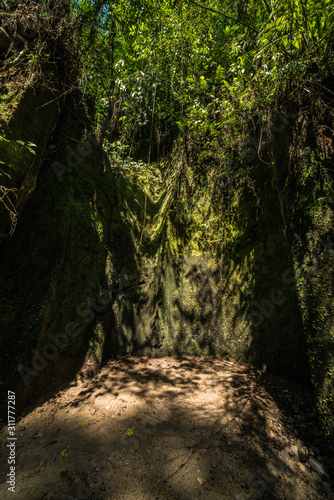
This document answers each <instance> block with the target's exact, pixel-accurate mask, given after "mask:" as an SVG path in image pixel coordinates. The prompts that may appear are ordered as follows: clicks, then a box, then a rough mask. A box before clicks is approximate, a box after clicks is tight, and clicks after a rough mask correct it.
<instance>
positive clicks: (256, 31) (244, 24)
mask: <svg viewBox="0 0 334 500" xmlns="http://www.w3.org/2000/svg"><path fill="white" fill-rule="evenodd" d="M188 2H190V3H193V4H194V5H197V7H201V9H205V10H208V11H209V12H213V13H214V14H219V15H220V16H224V17H227V19H231V21H234V22H236V23H238V24H242V25H243V26H245V27H246V28H249V29H250V30H252V31H255V33H259V31H258V30H257V29H256V28H253V26H250V25H249V24H247V23H244V22H243V21H240V20H238V19H234V17H230V16H228V15H227V14H224V13H223V12H220V11H219V10H215V9H211V7H206V6H205V5H202V4H200V3H197V2H195V1H194V0H188Z"/></svg>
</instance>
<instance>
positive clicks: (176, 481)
mask: <svg viewBox="0 0 334 500" xmlns="http://www.w3.org/2000/svg"><path fill="white" fill-rule="evenodd" d="M313 417H314V415H313V413H312V407H311V402H310V399H309V395H308V394H307V392H306V391H305V390H304V389H302V388H301V387H299V386H297V385H294V384H291V383H288V382H285V381H284V380H282V379H277V378H273V377H272V378H269V377H264V376H263V375H262V374H261V373H260V372H258V371H257V370H255V369H253V368H251V367H250V366H248V365H245V364H240V363H236V362H234V361H232V360H226V359H212V358H192V357H186V358H185V357H184V358H181V359H175V358H157V359H153V358H152V359H149V358H147V357H127V358H122V359H119V360H116V361H111V362H109V363H108V364H107V365H106V366H104V367H103V368H102V370H100V371H99V372H98V373H94V372H90V370H89V366H88V367H86V369H85V370H83V372H82V373H81V374H79V375H78V376H77V378H76V380H75V381H73V382H72V383H71V384H69V386H67V388H63V389H62V390H60V391H59V392H58V393H57V394H56V395H55V393H50V394H49V395H44V397H43V398H42V399H40V400H39V401H38V403H37V404H36V405H35V406H34V407H33V408H31V409H28V410H27V411H26V412H25V414H24V416H23V418H20V419H19V422H18V423H17V427H16V436H17V441H16V453H17V457H16V458H17V462H16V491H15V493H12V492H9V491H8V490H7V487H8V484H7V476H6V475H7V474H8V472H9V471H8V468H9V466H8V464H7V461H6V456H8V450H7V447H6V446H7V445H6V443H7V435H8V430H7V428H4V429H3V430H2V432H1V447H2V460H1V472H0V481H1V484H0V498H1V499H5V498H17V499H20V500H30V499H31V500H42V499H55V500H71V499H80V500H84V499H97V498H102V499H110V500H125V499H131V500H132V499H134V500H140V499H145V500H146V499H149V500H150V499H161V500H162V499H166V500H172V499H184V500H188V499H191V500H192V499H203V500H204V499H205V500H214V499H236V500H244V499H252V500H254V499H282V500H283V499H284V500H286V499H293V500H298V499H305V500H306V499H307V500H311V499H334V494H333V492H332V489H331V485H332V486H333V483H331V482H330V477H329V476H328V475H330V474H332V472H333V469H332V467H333V459H332V457H331V456H330V452H329V451H328V449H327V451H326V448H324V450H325V453H326V454H327V456H326V455H324V453H323V452H322V451H321V449H318V447H317V441H316V439H317V438H316V435H317V430H316V428H315V427H316V423H314V421H313V420H312V418H313ZM304 436H305V439H304ZM301 438H302V439H301ZM311 441H312V442H314V443H315V444H312V443H311ZM318 442H319V443H321V441H319V439H318ZM319 446H320V444H319ZM327 476H328V477H327Z"/></svg>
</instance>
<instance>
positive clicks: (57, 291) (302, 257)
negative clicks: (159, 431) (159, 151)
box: [0, 93, 333, 432]
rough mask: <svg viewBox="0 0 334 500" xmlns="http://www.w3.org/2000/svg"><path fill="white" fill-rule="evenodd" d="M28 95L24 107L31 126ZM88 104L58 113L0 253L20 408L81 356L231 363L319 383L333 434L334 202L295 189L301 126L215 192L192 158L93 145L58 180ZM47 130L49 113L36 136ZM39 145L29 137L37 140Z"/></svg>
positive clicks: (9, 362)
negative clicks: (54, 136) (218, 358)
mask: <svg viewBox="0 0 334 500" xmlns="http://www.w3.org/2000/svg"><path fill="white" fill-rule="evenodd" d="M28 97H29V93H27V94H26V97H24V96H23V97H21V98H20V99H21V100H20V106H21V107H20V109H21V112H22V113H23V114H22V117H23V118H22V119H24V120H26V119H27V115H26V113H25V111H24V110H25V107H24V100H25V99H28ZM45 98H46V97H45V96H44V95H41V96H40V99H41V101H40V103H38V102H37V101H36V102H35V103H34V106H36V107H38V104H39V106H41V105H43V104H44V103H45ZM29 103H30V104H29ZM78 103H79V104H78ZM28 105H31V100H30V97H29V99H28V104H27V106H28ZM80 106H81V105H80V99H78V100H77V101H76V100H75V98H74V100H71V101H68V104H67V106H65V108H64V111H62V113H61V115H60V116H59V117H58V118H57V120H58V126H59V127H60V128H59V130H58V132H61V134H60V135H61V136H62V137H63V138H62V139H61V140H60V142H59V144H58V145H57V148H56V150H54V151H53V150H51V152H50V154H48V155H47V156H46V157H45V160H44V162H43V163H42V166H41V168H40V169H39V171H38V177H37V185H36V188H35V189H34V190H33V192H32V193H31V196H30V198H29V201H28V203H27V204H26V205H25V206H24V210H22V213H21V214H20V220H19V224H18V227H17V229H16V231H15V233H14V235H13V238H12V239H11V240H6V241H5V242H4V243H3V244H2V245H1V247H0V252H1V254H0V257H1V271H0V287H1V295H0V307H1V311H2V314H1V318H0V331H1V342H2V346H3V354H2V367H3V382H5V383H6V384H8V386H11V387H12V386H13V384H14V383H17V384H18V385H17V387H18V393H19V394H20V395H21V401H20V404H21V406H23V405H24V404H26V403H27V402H28V401H29V399H31V398H32V397H33V396H36V395H37V394H38V393H39V392H40V391H41V390H43V389H44V388H46V387H48V386H49V385H50V383H53V382H54V383H55V382H59V381H60V379H61V378H66V377H68V376H69V374H70V373H75V372H76V371H77V370H79V369H80V367H81V366H82V365H83V363H84V362H85V360H87V359H93V360H94V361H95V363H96V364H98V365H99V364H101V363H102V362H103V361H104V360H106V359H108V358H110V357H112V356H116V355H119V354H128V353H138V352H141V353H149V354H153V355H165V354H174V355H181V354H186V353H187V354H198V355H200V354H211V355H229V356H232V357H234V358H236V359H239V360H243V361H250V362H252V363H254V364H255V365H257V366H258V367H260V368H262V369H264V370H268V371H270V372H273V373H276V374H279V375H281V376H285V377H289V378H291V379H293V380H295V381H298V382H302V383H309V382H310V380H311V379H312V380H313V382H314V384H315V386H316V388H317V391H318V394H319V405H320V407H321V409H322V411H323V414H324V415H327V419H326V422H327V426H328V429H329V431H330V432H332V429H333V427H332V426H331V425H332V424H331V423H330V422H331V415H332V405H333V400H332V397H333V320H332V318H333V311H332V308H333V301H332V297H333V278H332V276H333V273H332V271H331V270H332V266H333V251H332V249H331V248H330V247H328V245H327V244H326V245H325V247H326V248H325V250H324V248H323V246H322V247H321V243H319V242H321V241H327V238H328V236H329V235H331V234H332V228H333V211H332V205H331V203H332V202H331V200H330V197H328V198H326V201H325V202H323V203H322V205H321V207H320V208H319V206H318V205H317V204H316V203H315V204H314V200H313V201H312V198H310V194H309V189H306V190H304V191H303V187H302V186H299V188H300V189H298V190H296V182H297V183H298V181H296V178H295V175H294V173H293V172H291V170H289V165H290V163H291V161H290V160H291V156H290V153H289V147H290V144H291V142H292V139H293V135H292V130H290V131H286V132H285V133H284V135H280V136H279V138H276V139H275V141H273V142H272V144H271V147H270V148H267V150H266V151H264V156H262V159H263V161H258V160H256V161H255V160H254V162H253V164H252V165H251V166H250V169H248V170H247V171H245V172H241V173H240V174H239V176H238V183H237V184H235V185H234V186H233V189H230V190H229V192H228V193H226V189H225V188H224V189H225V190H224V189H222V190H218V192H217V190H216V188H215V182H214V178H213V177H212V176H210V175H207V176H204V177H202V180H201V182H198V181H197V180H196V182H195V180H194V175H193V167H192V164H191V162H190V161H185V162H184V166H183V167H182V169H180V168H179V165H178V167H177V168H176V167H175V165H176V163H177V162H179V158H178V151H177V149H176V151H175V152H174V154H173V155H171V157H170V158H169V159H168V160H167V159H165V161H164V162H163V163H162V162H161V163H159V164H154V165H151V166H150V167H147V168H143V169H139V168H138V169H135V168H129V169H124V170H122V171H118V170H117V169H114V168H112V165H110V163H109V162H108V159H107V158H106V157H105V155H104V154H103V152H102V151H101V149H100V148H99V147H98V146H97V145H96V144H92V148H91V149H92V150H91V152H90V153H89V154H87V155H84V156H83V157H82V159H81V160H80V162H79V163H78V165H77V167H76V168H75V169H74V170H73V172H71V173H66V174H64V175H63V179H62V182H59V179H58V178H57V176H56V175H55V172H54V170H53V169H52V163H53V162H54V161H59V162H65V161H66V155H67V151H68V149H67V148H68V147H71V148H73V149H74V150H75V148H76V146H77V142H78V141H80V140H81V139H82V138H83V128H84V127H83V125H82V124H84V122H85V120H86V117H85V112H84V109H81V107H80ZM74 107H76V109H75V115H74V114H72V110H73V109H74ZM17 112H18V111H17ZM78 114H79V115H80V116H81V120H78ZM43 116H44V115H43ZM15 120H16V122H17V123H20V118H19V116H18V115H15ZM11 123H13V122H11V120H10V119H9V120H8V122H7V125H8V127H9V126H10V124H11ZM43 123H44V122H43V117H42V116H41V123H39V125H38V126H37V129H38V130H39V131H40V132H39V133H40V134H42V129H43V126H44V125H43ZM59 124H60V125H59ZM3 127H4V128H3V133H4V134H5V135H6V137H7V136H9V133H8V131H7V129H6V126H5V125H3ZM36 134H37V132H36V130H35V129H34V131H33V132H31V135H29V134H27V135H26V136H25V137H24V140H25V141H31V142H35V143H38V142H39V141H43V140H44V139H41V138H40V137H41V135H38V134H37V135H36ZM60 135H58V137H60ZM65 138H66V139H65ZM45 140H47V139H45ZM41 143H42V142H41ZM45 148H46V145H45V147H44V152H45V151H47V150H46V149H45ZM42 149H43V148H42ZM316 150H317V147H316V146H314V147H311V148H310V151H309V153H308V154H309V155H310V158H311V159H312V158H313V168H314V169H315V172H314V173H313V174H312V173H311V174H310V178H311V181H310V182H311V184H312V182H314V183H316V182H317V179H318V177H317V173H316V170H317V169H319V162H320V164H321V158H320V159H319V158H318V159H314V155H316V152H315V151H316ZM312 151H313V153H312ZM265 155H268V158H267V157H266V156H265ZM312 155H313V156H312ZM269 159H270V162H271V161H272V159H273V161H274V166H271V167H270V168H268V163H270V162H269V161H268V160H269ZM24 161H25V160H24V157H23V156H22V162H24ZM271 165H272V164H271ZM19 168H21V163H20V161H19V158H18V169H19ZM311 170H312V169H311ZM312 176H313V177H312ZM273 179H274V181H273ZM312 179H313V180H312ZM331 182H332V181H331V179H330V178H329V179H328V183H329V184H330V183H331ZM326 186H327V184H326ZM321 189H325V191H326V190H327V191H326V193H327V192H330V189H329V188H328V186H327V187H325V188H323V187H322V188H321ZM297 191H298V192H299V193H300V195H299V196H300V200H297V201H298V203H299V205H300V207H301V211H303V209H304V208H305V206H307V207H308V208H307V210H309V211H310V213H312V214H313V213H314V214H316V215H315V217H316V219H315V220H314V221H313V222H312V221H310V218H307V219H306V220H305V221H304V223H303V226H302V228H300V227H299V226H298V220H299V214H298V213H296V210H295V208H296V200H295V194H296V192H297ZM320 194H321V193H320ZM326 196H327V195H326ZM328 196H329V195H328ZM319 197H321V196H319ZM309 198H310V199H309ZM312 211H313V212H312ZM303 234H305V235H306V236H305V238H304V241H303V240H302V237H301V235H303ZM319 238H320V239H319ZM321 238H322V239H321ZM318 243H319V244H318ZM317 245H318V246H319V245H320V247H319V249H320V250H319V252H318V254H319V255H320V257H319V258H318V260H317V263H318V265H317V266H316V267H313V268H312V271H310V270H308V269H309V267H310V266H309V262H310V259H312V256H313V255H314V249H315V248H316V247H317ZM302 249H303V251H302ZM324 252H325V253H326V258H324V255H325V253H324ZM321 255H323V256H322V257H321ZM301 269H304V272H303V274H302V276H301ZM320 292H321V293H320ZM13 339H15V341H14V342H13ZM50 346H51V347H50ZM36 353H38V354H36ZM37 358H38V359H37ZM19 372H20V373H21V375H22V377H20V374H19Z"/></svg>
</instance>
